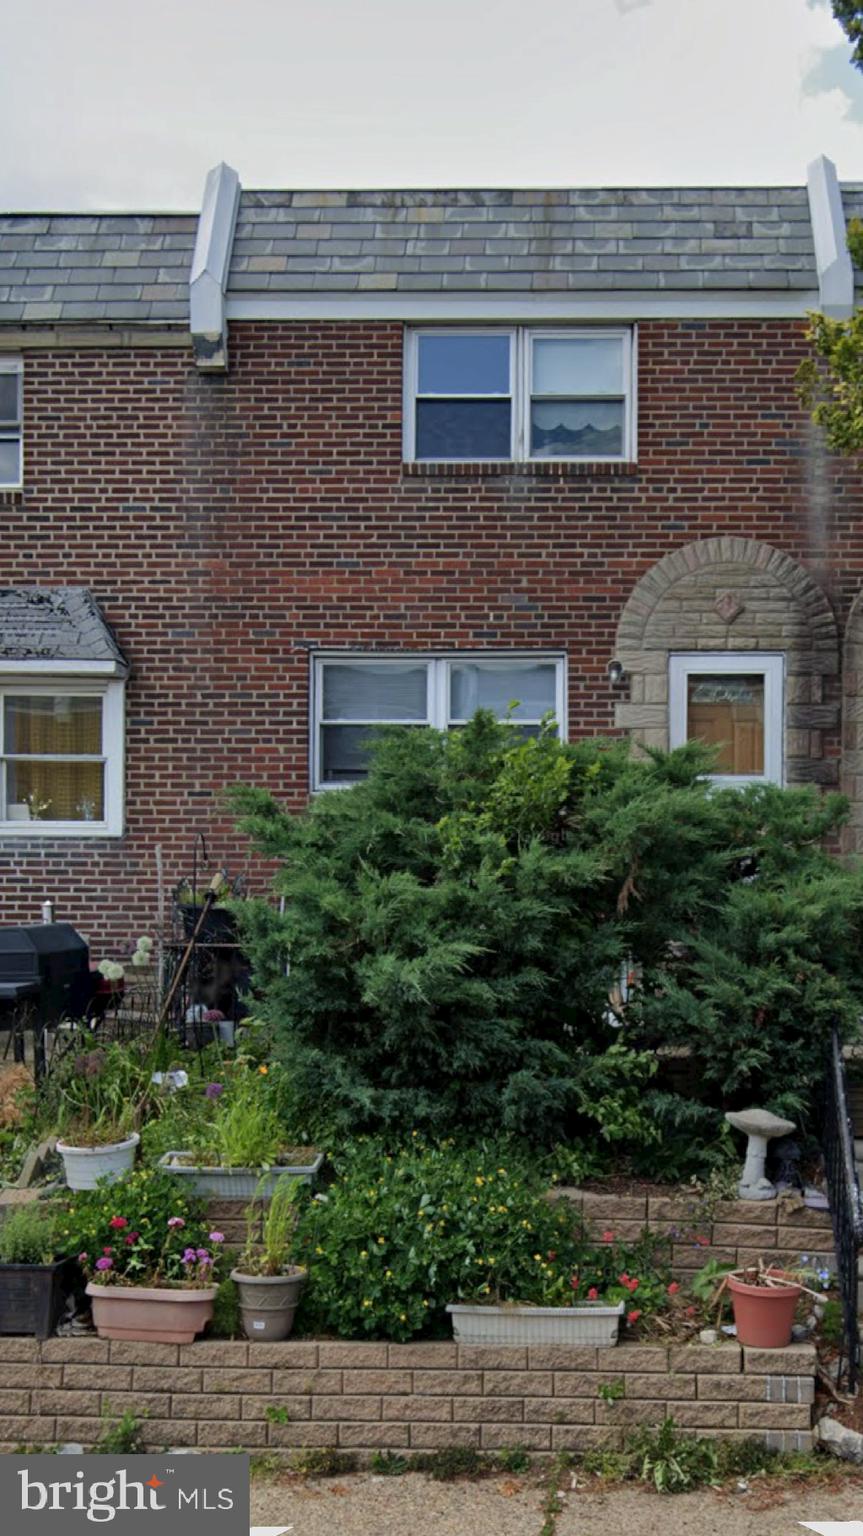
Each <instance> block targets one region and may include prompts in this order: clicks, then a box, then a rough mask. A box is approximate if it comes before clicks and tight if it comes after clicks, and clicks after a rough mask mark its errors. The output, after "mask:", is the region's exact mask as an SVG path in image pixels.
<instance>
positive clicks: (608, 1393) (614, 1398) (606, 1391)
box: [596, 1376, 626, 1403]
mask: <svg viewBox="0 0 863 1536" xmlns="http://www.w3.org/2000/svg"><path fill="white" fill-rule="evenodd" d="M596 1395H597V1397H600V1398H602V1401H603V1402H604V1403H619V1402H620V1400H621V1398H624V1397H625V1396H626V1378H625V1377H623V1376H619V1377H618V1379H617V1380H616V1381H601V1382H600V1384H599V1386H598V1387H597V1389H596Z"/></svg>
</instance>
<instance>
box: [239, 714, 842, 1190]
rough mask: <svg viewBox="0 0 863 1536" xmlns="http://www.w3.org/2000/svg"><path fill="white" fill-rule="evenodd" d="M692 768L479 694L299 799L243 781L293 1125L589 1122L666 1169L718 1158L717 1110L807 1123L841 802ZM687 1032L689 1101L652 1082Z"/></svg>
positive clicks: (441, 1131)
mask: <svg viewBox="0 0 863 1536" xmlns="http://www.w3.org/2000/svg"><path fill="white" fill-rule="evenodd" d="M708 767H709V758H708V756H707V755H706V754H705V752H703V751H702V750H701V749H700V748H699V747H697V746H692V745H690V746H688V747H685V748H681V749H679V750H678V751H676V752H673V753H670V754H660V753H655V754H651V755H650V756H648V757H646V758H641V759H639V758H636V757H635V756H633V755H632V754H631V753H630V751H629V748H628V746H627V745H626V744H624V743H622V742H607V741H606V742H603V741H586V742H576V743H572V744H562V743H560V742H559V741H558V740H557V738H556V736H555V735H554V734H553V733H552V732H550V731H546V732H544V733H543V734H542V735H541V736H540V737H539V738H537V739H534V740H530V741H527V742H522V741H520V740H519V738H518V736H517V735H516V733H515V731H514V730H513V729H511V728H509V727H506V726H500V725H497V724H496V723H495V722H494V721H493V720H492V719H491V717H490V716H488V715H483V714H479V715H477V716H476V717H475V719H474V720H473V721H472V722H471V723H470V724H469V725H468V726H467V727H466V728H465V729H463V730H461V731H457V732H451V733H440V732H435V731H432V730H423V731H390V732H382V733H381V738H380V740H379V742H378V744H377V747H376V750H375V754H374V760H373V766H372V770H371V773H370V775H369V778H368V779H367V781H365V782H364V783H362V784H359V785H357V786H356V787H354V788H352V789H350V790H342V791H336V792H331V793H327V794H324V795H320V796H318V797H317V798H316V799H315V800H314V802H313V803H312V805H311V806H310V808H309V810H308V811H307V812H306V813H304V814H301V815H291V814H288V813H286V812H285V811H284V810H283V809H282V808H281V807H280V806H279V805H278V804H277V802H276V801H275V800H274V799H273V798H272V797H271V796H269V795H268V794H266V793H264V792H262V791H259V790H256V789H254V788H249V787H240V788H238V789H236V790H235V791H234V792H233V797H232V798H233V805H234V809H235V810H236V811H237V812H238V813H239V815H240V819H241V824H242V826H243V827H244V828H245V830H246V831H247V832H248V833H249V834H250V835H251V837H252V839H253V841H254V843H255V844H256V846H257V847H258V849H259V850H261V851H262V852H263V853H264V854H266V855H267V856H269V857H270V858H273V859H275V860H277V861H278V862H279V864H280V869H279V872H278V875H277V877H276V881H275V886H276V890H277V892H278V893H279V895H280V896H282V897H283V898H284V913H283V915H280V914H279V912H278V911H276V910H275V909H274V907H273V906H272V905H270V904H269V903H265V902H247V903H244V917H243V924H244V932H245V942H246V943H247V945H248V947H249V948H250V950H251V952H252V955H253V958H254V963H255V972H256V983H257V986H258V988H259V992H260V996H261V1008H262V1012H263V1014H264V1015H265V1017H266V1019H267V1021H268V1022H269V1023H270V1024H271V1025H272V1026H273V1027H274V1030H275V1033H276V1038H277V1042H278V1044H277V1050H278V1051H279V1053H280V1054H281V1056H282V1059H283V1060H284V1062H285V1064H286V1066H287V1067H288V1069H289V1076H290V1083H291V1093H292V1095H293V1103H292V1105H291V1114H292V1117H293V1118H294V1119H295V1121H296V1123H298V1124H304V1125H309V1126H310V1127H311V1128H312V1129H313V1130H317V1132H318V1134H319V1135H320V1134H326V1133H327V1132H328V1131H329V1132H334V1133H336V1134H338V1133H344V1132H346V1131H350V1132H353V1133H355V1132H356V1131H357V1130H363V1129H366V1130H369V1129H370V1130H385V1131H387V1132H388V1133H389V1132H390V1131H400V1132H402V1133H406V1132H408V1131H409V1130H410V1129H411V1128H419V1129H420V1130H422V1131H425V1132H430V1133H432V1134H434V1135H446V1134H449V1133H452V1132H467V1133H470V1134H475V1135H476V1134H499V1133H500V1132H501V1131H504V1132H506V1133H515V1134H518V1135H522V1136H525V1137H528V1138H530V1139H532V1140H534V1141H536V1142H538V1143H546V1144H551V1143H553V1142H554V1141H556V1140H561V1139H567V1140H571V1139H572V1138H573V1137H579V1136H580V1137H582V1138H584V1139H586V1140H587V1141H588V1142H596V1141H597V1140H604V1141H606V1142H613V1143H615V1144H616V1145H617V1146H618V1147H626V1149H627V1150H629V1151H631V1152H633V1153H634V1155H635V1156H636V1158H637V1157H639V1156H641V1157H642V1159H643V1160H646V1162H647V1163H648V1164H649V1166H651V1167H654V1166H662V1167H663V1168H664V1169H665V1170H666V1171H673V1170H669V1169H668V1168H667V1159H668V1158H669V1157H670V1158H671V1161H672V1162H673V1160H674V1158H675V1157H678V1156H679V1155H681V1156H683V1157H684V1161H685V1160H686V1159H688V1161H689V1165H690V1166H693V1165H695V1166H697V1165H698V1163H699V1159H701V1161H702V1162H703V1163H707V1162H709V1160H710V1158H711V1157H712V1156H714V1155H715V1149H716V1147H717V1145H719V1141H718V1136H719V1129H720V1127H721V1123H722V1121H721V1111H722V1110H723V1109H724V1108H726V1107H730V1106H739V1105H740V1104H742V1103H744V1102H748V1101H751V1100H753V1099H756V1100H758V1101H760V1102H762V1103H766V1104H769V1105H770V1106H771V1107H773V1108H774V1109H777V1110H783V1111H787V1112H790V1113H791V1114H792V1115H793V1117H794V1118H797V1119H798V1120H799V1119H800V1118H801V1117H805V1115H806V1113H807V1109H808V1104H809V1101H810V1098H811V1094H812V1089H813V1086H814V1083H815V1081H816V1079H817V1078H818V1076H819V1074H820V1070H821V1059H822V1054H823V1049H824V1043H825V1040H826V1036H827V1033H828V1030H829V1027H830V1023H831V1021H832V1020H833V1018H834V1017H835V1018H837V1019H838V1021H839V1022H840V1025H841V1026H842V1027H843V1028H845V1029H850V1028H851V1027H852V1025H853V1022H854V1021H855V1020H856V1018H857V1017H858V1015H859V1012H860V1004H861V990H863V989H861V980H860V974H859V964H858V957H859V953H860V949H861V937H863V931H861V928H863V925H861V914H863V881H861V876H860V873H859V871H858V870H856V869H855V870H851V869H847V868H844V867H843V866H841V865H840V864H839V863H838V862H837V861H836V860H835V859H833V858H832V857H831V856H830V854H829V853H827V852H826V851H825V849H824V846H823V839H824V838H825V837H828V836H829V834H830V833H831V832H832V831H833V829H834V828H835V827H836V826H837V825H838V823H839V821H840V820H841V818H842V816H843V814H844V805H843V802H842V801H841V800H840V798H839V797H838V796H825V797H820V796H819V795H818V794H817V793H816V792H815V791H813V790H809V789H795V790H781V789H778V788H775V787H773V786H769V785H762V786H755V787H750V788H749V789H745V790H739V789H733V790H722V789H715V788H714V787H712V786H711V784H710V783H709V782H708V780H707V779H706V777H705V770H706V769H707V768H708ZM621 968H625V969H627V970H629V972H630V973H631V974H633V975H634V976H635V978H636V980H637V982H638V983H639V985H637V986H636V987H635V989H634V992H633V995H632V997H631V1000H630V1003H629V1005H628V1006H627V1007H626V1008H625V1009H623V1010H622V1011H619V1012H618V1016H617V1017H615V1016H614V1015H613V1014H611V1013H610V1011H609V1005H608V996H609V991H610V989H611V988H612V987H613V986H614V984H615V982H616V981H617V979H618V977H619V975H620V972H621ZM621 1024H622V1027H618V1026H620V1025H621ZM680 1045H685V1046H687V1047H689V1048H691V1049H692V1050H694V1051H695V1052H696V1054H697V1057H698V1063H699V1070H698V1082H699V1084H700V1088H699V1092H698V1095H697V1096H696V1099H695V1101H693V1102H689V1101H686V1100H684V1099H681V1098H680V1097H679V1096H677V1095H674V1094H671V1093H669V1092H668V1091H667V1090H666V1089H662V1088H660V1087H659V1086H657V1084H656V1082H655V1081H653V1080H652V1079H653V1077H654V1073H655V1061H656V1059H655V1055H654V1051H655V1048H656V1047H658V1046H680ZM660 1143H661V1144H660ZM669 1149H670V1150H669ZM681 1149H684V1150H683V1152H681ZM663 1157H666V1163H663V1162H662V1158H663Z"/></svg>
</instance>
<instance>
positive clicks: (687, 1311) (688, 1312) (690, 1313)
mask: <svg viewBox="0 0 863 1536" xmlns="http://www.w3.org/2000/svg"><path fill="white" fill-rule="evenodd" d="M683 1315H684V1317H694V1316H695V1308H694V1307H684V1309H683Z"/></svg>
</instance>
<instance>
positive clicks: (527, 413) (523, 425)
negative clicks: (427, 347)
mask: <svg viewBox="0 0 863 1536" xmlns="http://www.w3.org/2000/svg"><path fill="white" fill-rule="evenodd" d="M423 336H452V337H471V336H476V337H479V338H482V337H489V336H506V337H508V338H509V344H510V358H509V378H510V392H509V395H508V396H507V395H504V394H502V393H500V392H498V393H497V394H496V395H494V394H492V395H490V396H480V395H470V394H452V395H450V394H442V395H434V394H428V393H425V392H421V391H420V389H419V354H420V340H421V338H422V337H423ZM600 340H609V341H619V342H620V344H621V372H622V390H621V393H620V394H615V395H613V396H612V395H608V393H607V391H604V390H597V391H596V392H595V393H584V392H582V393H580V394H579V393H578V392H575V394H574V398H580V399H583V400H584V401H586V402H587V401H593V400H601V399H602V398H603V397H606V398H609V399H620V400H622V403H623V432H622V438H623V441H622V448H621V452H620V453H616V454H599V453H588V454H533V453H532V452H531V400H532V391H533V343H534V341H600ZM636 361H637V338H636V331H635V327H634V326H631V325H589V326H572V325H569V326H548V325H545V326H499V325H498V326H494V325H474V326H469V325H459V326H453V325H448V326H446V325H445V326H431V325H426V326H414V327H409V328H408V329H407V330H406V331H405V355H404V373H403V378H404V388H403V421H404V433H403V439H404V441H403V456H404V459H405V462H406V463H415V462H420V463H456V464H457V463H459V462H467V463H496V462H498V463H499V462H508V461H510V462H513V463H535V464H554V463H576V464H578V463H591V464H620V463H633V462H634V461H635V459H636V449H637V431H636V428H637V390H636V378H637V366H636ZM478 398H483V399H488V398H497V399H501V400H504V399H509V400H510V403H511V408H510V450H509V456H508V460H506V459H502V458H501V456H499V455H498V456H493V455H490V454H471V455H470V456H468V457H466V458H464V459H460V458H458V457H455V456H447V457H446V458H444V459H433V458H428V457H426V456H425V455H424V456H423V457H422V458H421V459H418V456H417V451H416V450H417V400H418V399H419V400H424V399H454V400H459V399H460V400H464V401H467V400H470V399H478Z"/></svg>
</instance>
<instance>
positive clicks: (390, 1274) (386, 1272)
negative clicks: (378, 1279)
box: [384, 1269, 393, 1280]
mask: <svg viewBox="0 0 863 1536" xmlns="http://www.w3.org/2000/svg"><path fill="white" fill-rule="evenodd" d="M384 1276H385V1278H386V1279H387V1280H391V1279H392V1277H393V1272H392V1270H391V1269H387V1270H384Z"/></svg>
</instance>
